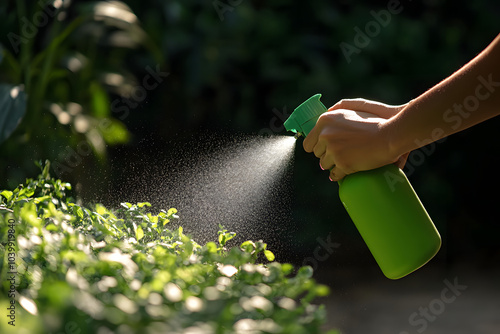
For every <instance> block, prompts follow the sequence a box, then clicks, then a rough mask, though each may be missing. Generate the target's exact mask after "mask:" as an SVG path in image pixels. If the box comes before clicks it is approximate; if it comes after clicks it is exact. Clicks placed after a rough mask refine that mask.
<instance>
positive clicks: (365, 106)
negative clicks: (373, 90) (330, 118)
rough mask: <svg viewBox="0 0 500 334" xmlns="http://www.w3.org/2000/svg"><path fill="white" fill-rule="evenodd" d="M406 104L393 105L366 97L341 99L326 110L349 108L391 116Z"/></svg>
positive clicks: (385, 116) (383, 116)
mask: <svg viewBox="0 0 500 334" xmlns="http://www.w3.org/2000/svg"><path fill="white" fill-rule="evenodd" d="M405 106H406V105H399V106H393V105H388V104H385V103H382V102H378V101H372V100H366V99H361V98H357V99H343V100H340V101H339V102H337V103H335V104H334V105H333V106H331V107H330V109H328V111H333V110H337V109H349V110H355V111H358V112H359V111H362V112H367V113H371V114H373V115H376V116H378V117H382V118H391V117H392V116H394V115H396V114H397V113H398V112H399V111H400V110H402V109H403V108H404V107H405Z"/></svg>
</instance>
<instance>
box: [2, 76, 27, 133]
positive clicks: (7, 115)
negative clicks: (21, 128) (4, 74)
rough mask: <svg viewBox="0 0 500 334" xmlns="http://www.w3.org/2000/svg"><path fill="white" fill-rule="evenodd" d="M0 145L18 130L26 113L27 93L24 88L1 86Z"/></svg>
mask: <svg viewBox="0 0 500 334" xmlns="http://www.w3.org/2000/svg"><path fill="white" fill-rule="evenodd" d="M0 110H1V112H0V143H1V142H3V141H4V140H5V139H7V138H8V137H9V136H10V135H11V134H12V132H14V130H15V129H16V128H17V126H18V125H19V123H21V120H22V118H23V116H24V114H25V113H26V93H25V92H24V91H23V87H22V86H13V85H7V84H0Z"/></svg>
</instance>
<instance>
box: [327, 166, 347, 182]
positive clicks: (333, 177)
mask: <svg viewBox="0 0 500 334" xmlns="http://www.w3.org/2000/svg"><path fill="white" fill-rule="evenodd" d="M346 175H347V174H346V173H344V172H343V171H341V170H340V169H339V168H338V167H337V166H334V167H333V168H332V169H331V170H330V181H340V180H341V179H343V178H344V177H345V176H346Z"/></svg>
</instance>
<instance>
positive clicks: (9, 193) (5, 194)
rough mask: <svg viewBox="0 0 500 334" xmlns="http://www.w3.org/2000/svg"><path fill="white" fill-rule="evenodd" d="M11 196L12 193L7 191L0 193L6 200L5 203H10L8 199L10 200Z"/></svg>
mask: <svg viewBox="0 0 500 334" xmlns="http://www.w3.org/2000/svg"><path fill="white" fill-rule="evenodd" d="M12 194H13V192H12V191H9V190H4V191H2V192H1V193H0V195H2V196H3V197H5V198H6V199H7V201H10V199H11V198H12Z"/></svg>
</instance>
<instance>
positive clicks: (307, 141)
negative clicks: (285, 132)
mask: <svg viewBox="0 0 500 334" xmlns="http://www.w3.org/2000/svg"><path fill="white" fill-rule="evenodd" d="M320 131H321V129H318V127H317V126H315V127H314V128H313V129H312V130H311V132H309V134H308V135H307V136H306V137H305V138H304V142H303V143H302V146H304V150H305V151H306V152H307V153H311V152H313V151H314V149H315V147H316V144H317V143H318V137H319V133H320ZM319 153H320V152H319V151H318V154H319ZM314 155H316V157H318V158H319V157H320V156H321V155H322V154H320V155H317V154H316V152H315V153H314Z"/></svg>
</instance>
